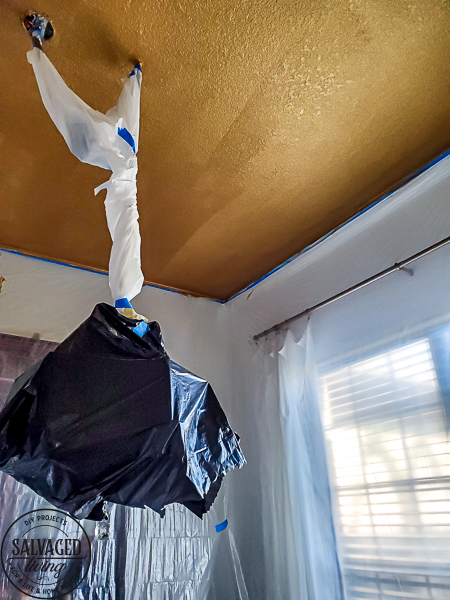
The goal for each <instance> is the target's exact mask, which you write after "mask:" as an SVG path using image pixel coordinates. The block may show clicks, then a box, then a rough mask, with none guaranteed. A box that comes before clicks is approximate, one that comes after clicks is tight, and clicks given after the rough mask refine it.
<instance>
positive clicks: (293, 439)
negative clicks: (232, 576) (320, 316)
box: [259, 319, 344, 600]
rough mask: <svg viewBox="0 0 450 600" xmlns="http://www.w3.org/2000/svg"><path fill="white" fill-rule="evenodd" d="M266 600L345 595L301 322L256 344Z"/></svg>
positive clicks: (306, 334)
mask: <svg viewBox="0 0 450 600" xmlns="http://www.w3.org/2000/svg"><path fill="white" fill-rule="evenodd" d="M259 359H260V364H261V366H262V369H263V373H262V377H261V379H260V380H261V382H262V383H263V382H264V384H263V386H262V389H261V393H260V398H261V407H260V415H261V419H260V437H261V439H262V440H264V443H263V444H262V448H263V453H262V461H261V467H262V473H261V477H262V479H263V481H264V485H263V488H264V491H265V493H264V494H263V513H264V514H265V521H264V523H265V527H264V529H265V550H266V563H267V565H268V567H269V568H268V571H267V573H266V576H267V577H266V579H267V580H266V585H267V590H268V597H270V598H273V599H279V598H286V599H288V598H290V599H292V600H294V598H295V599H297V598H300V599H301V600H322V599H324V598H327V599H328V598H330V599H333V600H342V599H343V598H344V595H343V589H342V579H341V573H340V566H339V562H338V557H337V548H336V540H335V534H334V526H333V519H332V509H331V497H330V487H329V478H328V471H327V463H326V456H325V444H324V435H323V428H322V425H321V417H320V411H319V402H318V390H317V377H316V371H315V359H314V351H313V344H312V338H311V327H310V324H309V323H308V322H307V320H306V319H305V320H303V321H301V322H299V323H297V324H296V325H295V326H293V327H292V328H291V329H290V330H289V331H287V332H281V333H276V334H273V335H272V336H270V337H269V339H267V340H265V341H264V342H263V343H262V344H261V348H260V352H259Z"/></svg>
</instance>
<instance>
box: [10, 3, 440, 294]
mask: <svg viewBox="0 0 450 600" xmlns="http://www.w3.org/2000/svg"><path fill="white" fill-rule="evenodd" d="M30 9H33V10H36V11H38V12H42V13H44V14H46V15H47V16H49V17H50V18H51V19H52V22H53V25H54V27H55V36H54V38H53V40H52V41H50V42H48V43H47V44H46V47H45V50H46V52H47V54H48V56H49V58H50V59H51V60H52V61H53V63H54V64H55V66H56V67H57V69H58V70H59V72H60V73H61V75H62V76H63V78H64V79H65V81H66V82H67V84H68V85H69V86H70V87H71V88H72V89H73V90H74V91H75V92H76V93H77V94H78V95H79V96H81V97H82V98H83V99H84V100H85V101H86V102H87V103H88V104H90V105H91V106H92V107H93V108H96V109H98V110H101V111H103V112H104V111H106V110H107V109H109V108H110V107H111V106H112V105H113V104H115V102H116V99H117V97H118V94H119V92H120V90H121V85H122V84H121V78H123V77H124V76H126V75H127V74H128V72H129V70H130V67H131V61H132V60H133V59H134V58H138V59H140V60H141V62H142V63H143V73H144V80H143V89H142V104H141V110H142V112H141V137H140V144H139V147H140V150H139V155H138V156H139V174H138V207H139V212H140V215H141V217H140V223H141V234H142V262H143V271H144V275H145V278H146V280H147V281H148V282H154V283H157V284H160V285H164V286H170V287H174V288H178V289H181V290H186V291H188V292H191V293H193V294H198V295H205V296H209V297H213V298H220V299H225V298H228V297H230V296H231V295H232V294H234V293H235V292H237V291H238V290H240V289H242V288H243V287H245V286H246V285H247V284H249V283H251V282H252V281H253V280H255V279H257V278H258V277H260V276H262V275H263V274H265V273H267V272H268V271H269V270H270V269H272V268H273V267H275V266H276V265H278V264H279V263H281V262H282V261H283V260H285V259H287V258H288V257H289V256H291V255H293V254H294V253H296V252H298V251H299V250H301V249H302V248H304V247H305V246H307V245H309V244H310V243H312V242H314V241H315V240H317V239H318V238H320V237H321V236H322V235H324V234H325V233H327V232H329V231H330V230H332V229H333V228H335V227H336V226H338V225H339V224H341V223H342V222H343V221H345V220H346V219H347V218H349V217H351V216H352V215H353V214H355V213H356V212H357V211H358V210H359V209H361V208H363V207H364V206H366V205H367V204H369V203H370V202H371V201H373V200H374V199H376V198H377V197H380V196H381V195H382V194H383V193H385V192H386V191H387V190H388V189H390V188H391V187H392V186H394V185H396V184H397V183H398V182H399V181H401V180H402V179H403V178H405V177H406V176H407V175H409V174H411V173H412V172H414V171H415V170H416V169H418V168H420V167H422V166H424V165H425V164H427V163H428V162H429V161H430V160H432V159H433V158H435V157H436V156H437V155H439V154H440V153H441V152H442V151H444V150H445V149H447V148H448V146H449V145H450V120H449V108H450V107H449V79H450V60H449V47H450V5H449V3H448V2H447V1H445V0H334V1H333V0H329V1H320V0H317V1H296V0H290V1H283V0H278V1H277V0H248V1H244V0H84V1H83V0H66V1H64V2H61V1H60V0H36V3H35V4H34V5H30V3H29V2H28V1H26V2H25V1H22V0H2V3H1V5H0V15H1V18H2V20H1V23H2V28H1V38H0V65H1V82H2V85H1V92H0V128H1V129H0V152H1V157H0V158H1V160H0V247H3V248H13V249H18V250H21V251H24V252H27V253H30V254H34V255H38V256H42V257H48V258H52V259H56V260H59V261H63V262H68V263H72V264H77V265H83V266H87V267H90V268H94V269H107V265H108V259H109V250H110V244H111V242H110V239H109V234H108V230H107V227H106V221H105V214H104V208H103V202H102V200H103V198H100V196H98V197H95V196H94V193H93V189H94V188H95V187H96V186H97V185H99V184H100V183H102V182H103V181H106V179H107V178H108V177H109V175H108V173H107V172H106V171H102V170H101V169H97V168H94V167H90V166H88V165H85V164H82V163H79V162H78V161H77V159H76V158H74V157H73V156H72V155H71V154H70V152H69V150H68V149H67V148H66V145H65V142H64V141H63V139H62V137H61V136H60V134H59V133H58V131H57V130H56V128H55V127H54V125H53V123H52V122H51V121H50V118H49V117H48V115H47V113H46V111H45V109H44V107H43V105H42V102H41V100H40V96H39V93H38V89H37V85H36V82H35V80H34V76H33V72H32V69H31V66H30V65H29V64H28V63H27V59H26V54H25V53H26V51H27V50H29V49H30V48H31V42H30V39H29V37H28V36H27V34H26V33H25V31H24V29H23V28H22V26H21V17H23V16H24V15H25V14H26V12H27V11H28V10H30ZM103 193H104V192H103Z"/></svg>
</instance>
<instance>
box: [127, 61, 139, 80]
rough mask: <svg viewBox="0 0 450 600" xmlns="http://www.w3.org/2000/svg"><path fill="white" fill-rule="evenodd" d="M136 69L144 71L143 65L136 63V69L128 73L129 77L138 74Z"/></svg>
mask: <svg viewBox="0 0 450 600" xmlns="http://www.w3.org/2000/svg"><path fill="white" fill-rule="evenodd" d="M136 69H137V70H138V71H140V72H141V73H142V67H141V65H140V63H136V64H135V65H134V69H133V70H132V71H131V73H130V74H129V75H128V77H132V76H133V75H136Z"/></svg>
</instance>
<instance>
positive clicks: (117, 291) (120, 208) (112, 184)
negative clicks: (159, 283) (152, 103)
mask: <svg viewBox="0 0 450 600" xmlns="http://www.w3.org/2000/svg"><path fill="white" fill-rule="evenodd" d="M27 56H28V61H29V62H30V63H31V65H32V66H33V69H34V73H35V76H36V80H37V83H38V86H39V91H40V93H41V97H42V101H43V103H44V106H45V108H46V109H47V111H48V113H49V115H50V117H51V119H52V121H53V122H54V123H55V125H56V127H57V128H58V130H59V132H60V133H61V134H62V136H63V137H64V139H65V140H66V142H67V145H68V147H69V149H70V151H71V152H72V154H74V155H75V156H76V157H77V158H79V159H80V160H81V161H82V162H84V163H88V164H90V165H95V166H97V167H101V168H102V169H108V170H110V171H112V175H111V177H110V179H109V180H108V181H107V182H106V183H104V184H103V185H101V186H99V187H98V188H96V190H95V193H98V192H99V191H100V190H102V189H106V200H105V207H106V219H107V222H108V228H109V232H110V234H111V238H112V241H113V245H112V249H111V256H110V261H109V285H110V288H111V293H112V296H113V298H114V300H118V299H119V298H128V300H131V299H132V298H134V297H135V296H136V295H137V294H139V292H140V291H141V288H142V284H143V282H144V276H143V274H142V271H141V236H140V233H139V223H138V218H139V213H138V210H137V200H136V195H137V187H136V175H137V169H138V167H137V158H136V152H137V150H138V142H139V110H140V93H141V82H142V72H141V68H140V66H139V65H136V67H135V68H134V69H133V71H132V72H131V74H130V76H129V77H128V79H127V81H126V83H125V85H124V87H123V90H122V93H121V95H120V97H119V100H118V102H117V105H116V106H115V107H114V108H112V109H111V110H109V111H108V112H107V113H106V115H104V114H102V113H101V112H99V111H97V110H93V109H92V108H91V107H90V106H88V105H87V104H86V103H85V102H83V100H81V99H80V98H78V96H77V95H76V94H74V92H72V90H70V89H69V88H68V87H67V85H66V84H65V83H64V81H63V79H62V78H61V76H60V75H59V73H58V71H57V70H56V69H55V67H54V66H53V65H52V63H51V62H50V60H49V59H48V58H47V56H46V55H45V54H44V53H43V52H42V50H39V49H37V48H34V49H33V50H31V51H30V52H28V54H27Z"/></svg>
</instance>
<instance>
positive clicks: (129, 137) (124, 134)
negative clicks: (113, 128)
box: [117, 127, 136, 154]
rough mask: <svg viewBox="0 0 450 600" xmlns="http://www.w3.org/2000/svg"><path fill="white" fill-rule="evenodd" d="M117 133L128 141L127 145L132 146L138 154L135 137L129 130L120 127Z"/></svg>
mask: <svg viewBox="0 0 450 600" xmlns="http://www.w3.org/2000/svg"><path fill="white" fill-rule="evenodd" d="M117 133H118V134H119V136H120V137H121V138H122V139H123V140H125V141H126V143H127V144H129V145H130V146H131V148H132V149H133V152H134V153H135V154H136V146H135V145H134V140H133V136H132V135H131V133H130V132H129V131H128V129H127V128H126V127H119V128H118V130H117Z"/></svg>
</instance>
